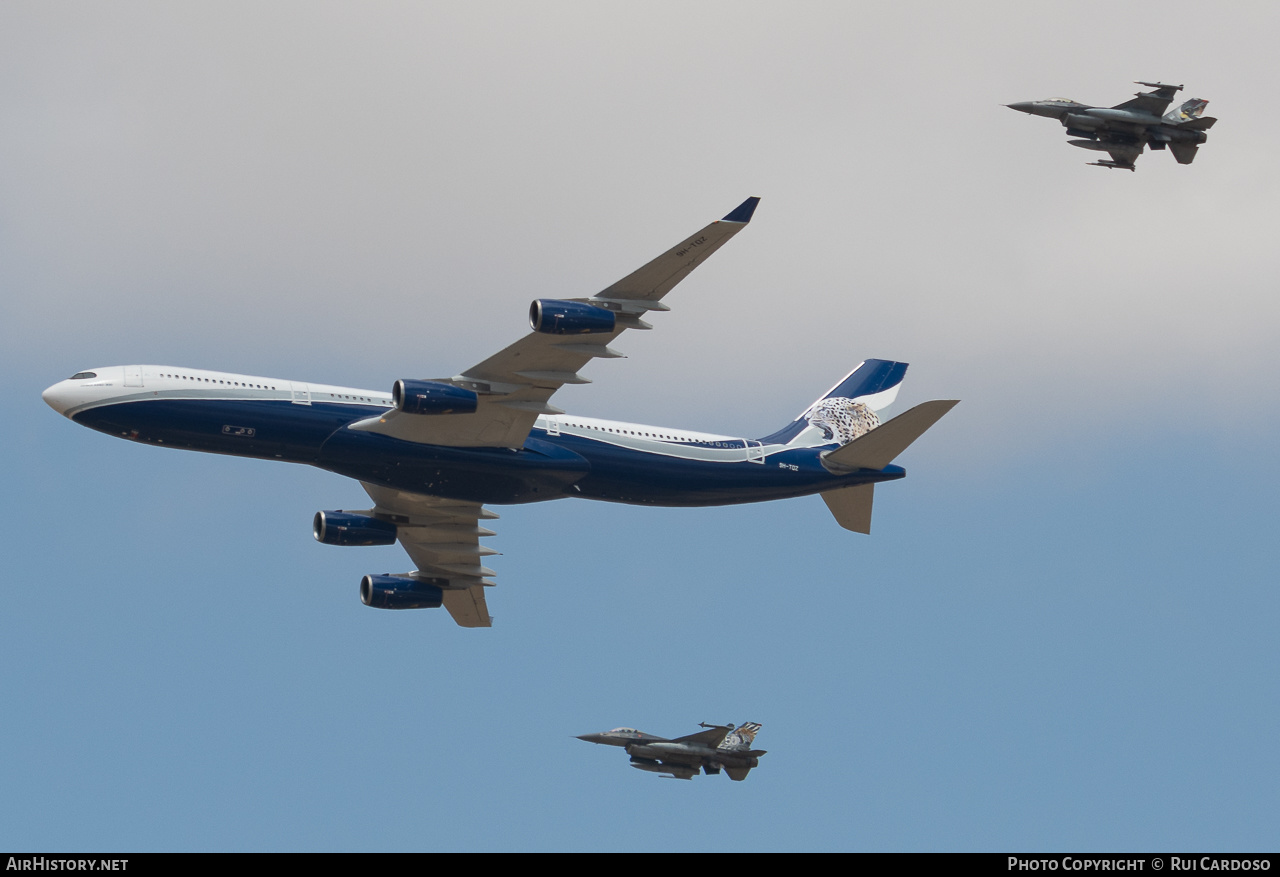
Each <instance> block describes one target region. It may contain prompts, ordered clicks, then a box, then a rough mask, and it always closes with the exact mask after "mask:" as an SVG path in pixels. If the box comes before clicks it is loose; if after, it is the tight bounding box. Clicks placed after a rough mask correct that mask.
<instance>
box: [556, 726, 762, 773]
mask: <svg viewBox="0 0 1280 877" xmlns="http://www.w3.org/2000/svg"><path fill="white" fill-rule="evenodd" d="M699 727H701V728H705V729H706V730H704V731H699V732H698V733H696V734H689V735H688V736H686V737H677V738H676V739H674V740H668V739H667V738H666V737H657V736H655V735H653V734H646V733H644V732H643V731H637V730H636V729H635V728H614V729H613V730H612V731H604V732H602V733H600V734H582V735H580V736H579V737H578V739H579V740H586V741H587V742H588V743H603V744H605V745H606V746H621V747H623V748H624V749H626V750H627V754H628V755H630V756H631V766H632V767H634V768H638V769H640V770H647V771H649V772H650V773H657V774H662V775H663V776H665V777H668V778H670V779H677V780H691V779H693V778H694V776H696V775H697V773H698V771H699V770H702V772H703V773H705V774H707V775H708V776H711V775H714V774H718V773H720V771H721V770H723V771H724V772H725V773H727V774H728V775H729V779H731V780H735V781H739V782H740V781H742V780H745V779H746V778H747V774H748V773H749V772H750V771H751V768H753V767H755V766H757V765H758V764H759V763H760V756H761V755H764V754H765V750H763V749H752V748H751V744H752V743H754V742H755V739H756V732H758V731H759V730H760V724H759V723H758V722H745V723H743V724H741V725H739V726H738V727H736V728H735V727H734V726H733V725H708V724H706V723H705V722H704V723H702V724H700V725H699Z"/></svg>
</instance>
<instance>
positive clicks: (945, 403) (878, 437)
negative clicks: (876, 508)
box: [822, 399, 959, 472]
mask: <svg viewBox="0 0 1280 877" xmlns="http://www.w3.org/2000/svg"><path fill="white" fill-rule="evenodd" d="M958 404H959V401H958V400H954V399H939V400H935V401H933V402H921V403H920V404H919V405H917V406H916V407H914V408H912V409H911V410H910V411H906V412H904V413H902V414H899V415H898V416H897V417H895V418H893V420H890V421H889V422H888V423H886V424H885V425H884V426H881V427H880V428H878V429H875V430H872V431H871V432H868V433H867V434H865V435H863V436H860V437H859V438H857V439H856V440H854V441H852V442H850V443H849V444H847V445H845V446H843V447H840V448H836V449H835V450H834V451H828V452H826V453H824V454H823V455H822V465H823V466H826V467H827V468H828V469H829V470H831V471H832V472H853V471H855V470H857V469H874V470H876V471H877V472H878V471H880V470H881V469H883V468H884V467H885V466H888V465H889V464H890V463H892V462H893V458H894V457H896V456H898V454H901V453H902V452H903V451H905V450H906V449H907V448H908V447H910V445H911V443H912V442H914V441H915V440H916V439H918V438H920V436H922V435H924V433H925V430H927V429H928V428H929V427H931V426H933V425H934V424H935V423H937V422H938V421H939V420H941V419H942V415H944V414H946V413H947V412H948V411H950V410H951V409H952V408H954V407H955V406H956V405H958Z"/></svg>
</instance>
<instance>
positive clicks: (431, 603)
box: [44, 198, 956, 627]
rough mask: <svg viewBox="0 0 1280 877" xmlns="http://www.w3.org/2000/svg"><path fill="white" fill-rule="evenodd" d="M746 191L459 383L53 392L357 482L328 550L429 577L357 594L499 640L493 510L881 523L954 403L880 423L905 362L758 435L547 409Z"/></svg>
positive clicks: (734, 228) (219, 378)
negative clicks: (357, 491) (810, 502)
mask: <svg viewBox="0 0 1280 877" xmlns="http://www.w3.org/2000/svg"><path fill="white" fill-rule="evenodd" d="M758 201H759V199H758V198H748V199H747V200H746V201H745V202H743V203H742V204H741V205H740V206H739V207H738V208H736V209H735V210H734V211H733V212H731V213H730V214H729V215H728V216H726V217H725V218H724V219H722V220H720V221H718V222H713V223H711V224H710V225H708V226H707V227H706V228H704V229H702V230H701V231H699V232H697V233H696V234H694V235H692V236H691V237H689V238H687V239H686V240H684V241H681V242H680V243H679V244H677V245H676V246H674V247H672V248H671V249H670V250H668V251H667V252H666V253H663V254H662V255H661V256H659V257H658V258H656V259H654V260H653V261H652V262H649V263H648V264H647V265H645V266H644V267H642V268H640V269H639V270H637V271H635V272H633V273H632V274H629V275H628V276H626V277H624V278H623V279H622V280H619V281H618V282H617V283H615V284H613V285H612V286H610V287H609V288H607V289H605V290H604V291H603V292H601V293H599V294H598V295H595V296H592V297H591V298H576V299H567V300H553V299H541V300H538V301H535V302H533V304H532V305H531V307H530V312H529V321H530V324H531V326H532V328H533V332H531V333H530V334H529V335H527V336H525V337H524V338H523V339H521V340H520V341H517V342H516V343H515V344H512V345H511V346H509V347H507V348H506V349H504V350H502V351H500V352H499V353H497V354H495V355H493V356H491V357H489V358H488V359H486V360H485V361H484V362H481V363H480V364H479V365H476V366H473V367H472V368H469V369H467V370H466V371H464V372H462V373H461V374H458V375H454V376H453V377H449V378H435V379H432V380H399V381H396V382H395V384H394V386H393V388H392V391H391V392H390V393H381V392H375V391H372V390H359V389H354V388H352V387H333V386H327V385H322V384H308V383H298V382H295V381H286V380H280V379H278V378H266V377H259V376H255V375H241V374H229V373H226V372H214V371H205V370H203V369H192V368H180V367H178V366H161V365H126V366H110V367H107V368H93V369H87V370H85V371H82V372H77V373H76V374H74V375H72V376H71V377H70V378H68V379H67V380H65V381H61V382H59V383H57V384H54V385H53V386H52V387H50V388H49V389H47V390H45V391H44V400H45V401H46V402H48V403H49V405H50V406H52V407H53V408H54V410H56V411H58V412H59V413H60V414H64V415H66V416H67V417H69V418H71V419H72V420H74V421H76V422H77V423H81V424H83V425H85V426H88V427H90V428H92V429H96V430H99V431H100V432H105V433H107V434H109V435H115V436H120V437H122V438H126V439H131V440H133V441H137V442H145V443H148V444H154V445H161V446H164V447H174V448H186V449H188V450H196V451H207V452H210V453H216V454H234V455H236V456H242V457H260V458H263V459H271V460H286V461H289V462H292V463H308V464H310V465H312V466H318V467H320V468H322V469H327V470H329V471H331V472H337V473H338V474H340V475H347V476H350V477H351V478H356V479H358V480H359V481H360V482H361V484H362V485H363V486H364V489H365V490H366V491H367V492H368V494H369V496H370V497H371V498H372V500H373V507H372V508H370V509H364V510H361V511H321V512H317V513H316V516H315V521H314V530H315V537H316V539H318V540H319V541H321V542H324V543H327V544H329V545H390V544H392V543H394V542H396V541H397V540H399V542H400V544H401V545H403V546H404V548H405V550H406V551H407V552H408V553H409V557H410V559H411V560H412V561H413V563H414V564H416V565H417V569H415V570H414V571H413V572H409V573H404V574H402V575H367V576H365V577H364V578H363V579H362V580H361V582H360V597H361V599H362V600H363V601H364V603H365V604H366V605H368V606H374V607H378V608H382V609H419V608H430V607H439V606H441V605H443V606H444V607H445V608H446V609H447V610H448V611H449V613H450V614H451V615H452V616H453V618H454V620H455V621H456V622H457V623H458V624H460V625H462V626H463V627H488V626H489V625H490V617H489V610H488V606H487V603H486V601H485V595H484V589H485V587H487V586H490V585H492V584H493V583H494V582H493V578H492V577H493V576H494V572H493V570H491V569H489V568H487V567H486V566H484V564H483V559H484V558H485V557H486V556H487V555H491V554H496V553H497V552H495V551H494V550H492V549H490V548H487V547H485V546H483V545H481V544H480V539H481V537H485V536H492V535H494V533H493V531H492V530H489V529H487V528H486V527H485V526H483V524H484V523H485V522H487V521H489V520H492V519H494V518H496V517H497V515H495V514H494V513H493V512H491V511H490V510H489V509H487V508H485V507H484V505H485V504H486V503H490V504H503V503H526V502H539V501H542V500H549V499H559V498H561V497H582V498H584V499H599V500H607V501H610V502H625V503H635V504H642V505H657V506H711V505H728V504H732V503H744V502H760V501H763V500H770V499H780V498H784V497H795V496H805V495H808V494H815V493H816V494H820V495H821V496H822V498H823V499H824V500H826V503H827V505H828V507H829V508H830V509H831V512H832V513H833V514H834V516H835V518H836V521H837V522H838V523H839V524H840V525H841V526H843V527H845V528H846V529H849V530H853V531H856V532H859V533H869V532H870V529H871V503H872V491H873V490H874V488H875V485H876V484H877V483H878V482H881V481H892V480H895V479H898V478H902V477H903V476H904V475H906V472H905V470H903V469H902V468H901V467H899V466H894V465H891V464H892V462H893V460H894V458H895V457H897V455H898V454H899V453H901V452H902V451H903V450H905V449H906V448H907V446H908V445H910V444H911V443H912V442H913V441H915V439H916V438H918V437H919V436H920V435H921V434H922V433H924V431H925V430H927V429H928V428H929V427H930V426H932V425H933V424H934V423H935V422H937V420H938V419H939V418H940V417H942V416H943V415H944V414H946V412H947V411H949V410H950V409H951V407H952V406H953V405H955V404H956V403H955V402H954V401H934V402H925V403H923V404H921V405H917V406H916V407H915V408H912V409H911V410H909V411H907V412H905V413H903V414H901V415H899V416H898V417H895V418H893V419H892V420H889V421H887V422H885V423H883V424H882V423H881V422H880V419H879V417H878V416H877V414H876V412H877V411H880V410H881V409H883V408H885V407H886V406H888V405H889V404H890V403H891V402H893V400H894V397H895V396H896V395H897V392H898V387H899V385H900V384H901V383H902V379H903V376H904V375H905V374H906V370H907V366H906V363H901V362H890V361H886V360H879V359H868V360H866V361H864V362H860V363H858V365H857V367H855V368H854V369H853V371H852V372H850V373H849V374H848V375H847V376H845V377H844V378H842V379H841V380H840V381H838V382H837V383H836V385H835V386H834V387H832V388H831V389H830V390H829V391H828V392H827V393H825V394H824V395H823V396H822V397H821V398H819V399H818V400H817V401H816V402H814V403H813V404H812V405H810V406H809V407H808V408H806V409H805V410H804V411H803V412H802V413H801V414H800V415H799V416H798V417H797V418H796V419H795V420H793V421H792V422H791V423H789V424H788V425H787V426H785V427H784V428H782V429H781V430H779V431H778V432H775V433H773V434H771V435H767V436H764V437H762V438H758V439H746V438H736V437H733V436H727V435H712V434H709V433H702V432H691V431H690V430H686V429H673V428H670V427H665V426H647V425H644V424H640V423H621V422H617V421H611V420H599V419H596V418H591V417H577V416H574V415H570V414H566V413H565V412H564V411H562V410H560V409H559V408H555V407H553V406H551V405H550V404H548V400H549V399H550V398H551V395H552V394H553V393H555V391H556V390H558V389H560V387H562V386H563V385H565V384H584V383H588V380H587V379H586V378H584V377H582V376H581V375H579V374H578V370H579V369H581V368H582V367H583V366H584V365H586V364H587V363H588V362H590V361H591V360H592V359H595V358H606V359H607V358H613V357H618V356H621V354H619V353H618V352H617V351H616V350H614V349H613V348H612V347H610V346H609V344H610V343H611V342H612V341H613V340H614V339H615V338H617V336H618V335H620V334H621V333H622V332H623V331H624V330H626V329H649V328H651V327H650V325H649V324H648V323H647V322H645V320H644V319H643V318H644V317H645V316H646V315H647V313H648V312H649V311H665V310H669V308H668V307H667V306H666V305H664V304H662V298H663V297H664V296H665V295H666V294H667V293H668V292H670V291H671V289H672V287H674V286H675V285H676V284H677V283H679V282H680V281H681V280H682V279H684V277H685V276H686V275H688V274H689V272H690V271H692V270H693V269H694V268H696V267H697V266H698V265H699V264H701V263H702V262H703V260H705V259H706V258H707V257H708V256H710V255H711V254H712V253H714V252H715V251H716V250H717V249H719V248H720V246H721V245H722V244H724V243H725V241H727V240H729V238H731V237H733V236H734V235H735V234H737V233H738V232H739V231H741V230H742V229H743V228H744V227H745V226H746V224H747V223H748V222H749V221H750V220H751V215H752V213H753V212H754V211H755V208H756V204H757V202H758Z"/></svg>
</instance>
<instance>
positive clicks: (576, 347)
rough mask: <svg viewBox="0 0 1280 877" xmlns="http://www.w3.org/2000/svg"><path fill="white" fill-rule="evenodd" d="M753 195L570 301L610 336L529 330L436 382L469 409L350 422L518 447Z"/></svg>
mask: <svg viewBox="0 0 1280 877" xmlns="http://www.w3.org/2000/svg"><path fill="white" fill-rule="evenodd" d="M759 201H760V199H759V198H754V197H753V198H748V199H747V200H746V201H744V202H742V204H740V205H739V206H738V207H737V208H735V209H734V210H733V211H731V212H730V213H729V214H728V215H727V216H725V217H724V218H723V219H719V220H716V221H715V222H713V223H711V224H710V225H708V226H706V227H705V228H703V229H701V230H700V231H697V232H695V233H694V234H692V235H690V236H689V237H687V238H685V239H684V240H682V241H681V242H680V243H678V244H676V245H675V246H674V247H672V248H671V249H669V250H667V251H666V252H665V253H663V254H662V255H661V256H658V257H657V258H656V259H653V260H652V261H650V262H648V263H647V264H645V265H644V266H642V267H641V268H639V269H637V270H636V271H633V272H632V273H630V274H628V275H627V276H626V277H624V278H622V279H621V280H619V281H618V282H617V283H614V284H613V285H612V286H609V287H607V288H606V289H604V290H603V291H601V292H599V293H597V294H596V295H594V296H592V297H591V298H580V299H573V301H581V302H588V303H590V304H593V305H596V306H599V307H603V308H605V309H607V310H610V311H612V312H613V313H614V317H615V329H614V331H613V332H610V333H599V334H591V335H587V336H575V335H547V334H542V333H540V332H531V333H530V334H528V335H526V336H525V337H524V338H522V339H520V340H519V341H517V342H516V343H514V344H512V345H510V346H509V347H506V348H505V349H503V350H501V351H499V352H498V353H496V354H494V355H493V356H491V357H489V358H488V359H486V360H484V361H483V362H480V363H478V364H476V365H474V366H472V367H471V368H469V369H467V370H466V371H464V372H462V373H461V374H458V375H455V376H454V377H452V378H444V379H436V380H441V381H442V382H444V383H450V384H453V385H455V386H459V387H463V388H465V389H468V390H472V391H474V392H476V393H477V394H479V399H478V404H477V407H476V411H475V412H474V413H472V414H451V415H448V416H443V417H423V416H420V415H414V414H403V413H401V412H398V411H390V412H388V413H386V414H384V415H382V416H380V417H376V418H370V419H369V420H365V421H362V422H360V423H357V424H353V425H352V427H351V428H352V429H358V430H367V431H369V432H376V433H381V434H383V435H389V436H392V437H394V438H398V439H403V440H406V441H412V442H420V443H423V444H433V445H446V446H451V447H498V448H518V447H520V446H521V445H523V444H524V440H525V439H526V438H527V437H528V435H529V430H530V429H531V428H532V427H533V423H534V421H535V420H536V419H537V417H538V415H539V414H561V413H563V412H562V411H561V410H560V409H559V408H555V407H553V406H552V405H550V404H549V400H550V398H551V396H552V394H554V393H555V392H556V390H558V389H560V387H562V386H564V385H565V384H585V383H589V380H588V379H587V378H584V377H582V376H580V375H579V374H578V370H579V369H580V368H582V367H583V366H585V365H586V364H587V363H588V362H590V361H591V360H593V359H597V358H603V359H612V358H616V357H620V356H622V354H620V353H619V352H617V351H616V350H613V349H612V348H611V347H609V344H610V343H611V342H612V341H613V340H614V339H615V338H617V337H618V336H619V335H621V334H622V332H624V331H625V330H627V329H650V328H652V327H651V326H650V325H649V324H648V323H646V322H645V321H644V320H643V319H642V317H643V316H644V315H645V314H646V313H647V312H648V311H665V310H670V309H669V308H668V307H667V306H666V305H664V304H662V303H661V299H662V297H663V296H665V295H666V294H667V293H668V292H670V291H671V289H672V288H673V287H674V286H675V285H676V284H677V283H679V282H680V281H681V280H683V279H684V278H685V277H687V276H688V275H689V273H690V272H692V271H693V269H694V268H697V267H698V266H699V265H701V264H702V263H703V262H704V261H706V259H707V258H708V257H709V256H710V255H711V254H712V253H714V252H715V251H716V250H718V249H720V247H722V246H723V245H724V244H725V243H726V242H727V241H728V240H729V239H730V238H731V237H733V236H734V235H735V234H737V233H738V232H740V231H741V230H742V229H743V228H745V227H746V225H747V223H748V222H750V221H751V216H752V214H753V213H754V212H755V208H756V205H757V204H758V203H759Z"/></svg>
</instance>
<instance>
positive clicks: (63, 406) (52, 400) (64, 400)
mask: <svg viewBox="0 0 1280 877" xmlns="http://www.w3.org/2000/svg"><path fill="white" fill-rule="evenodd" d="M69 389H70V388H69V387H68V386H67V382H66V381H58V383H56V384H54V385H53V386H52V387H50V388H49V389H47V390H45V391H44V392H43V393H41V394H40V398H41V399H43V400H44V401H45V403H46V404H48V406H49V407H50V408H52V409H53V410H54V411H56V412H58V413H59V414H63V415H65V414H66V413H67V409H68V408H70V407H71V400H70V399H69V398H68V395H69V394H68V393H67V391H68V390H69Z"/></svg>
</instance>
